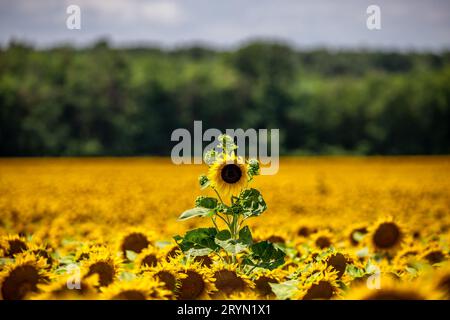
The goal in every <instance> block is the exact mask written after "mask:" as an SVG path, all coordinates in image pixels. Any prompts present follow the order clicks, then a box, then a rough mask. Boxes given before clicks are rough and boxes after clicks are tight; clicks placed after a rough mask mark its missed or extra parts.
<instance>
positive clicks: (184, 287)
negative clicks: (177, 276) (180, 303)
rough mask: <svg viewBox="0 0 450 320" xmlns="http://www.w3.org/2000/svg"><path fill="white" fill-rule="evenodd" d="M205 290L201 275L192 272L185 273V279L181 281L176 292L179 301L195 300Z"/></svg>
mask: <svg viewBox="0 0 450 320" xmlns="http://www.w3.org/2000/svg"><path fill="white" fill-rule="evenodd" d="M204 289H205V282H204V281H203V278H202V276H201V275H199V274H198V273H197V272H194V271H188V272H187V278H184V279H182V280H181V286H180V289H179V292H178V299H179V300H193V299H197V298H198V297H199V296H200V295H201V294H202V293H203V291H204Z"/></svg>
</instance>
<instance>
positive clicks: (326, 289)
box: [293, 267, 342, 300]
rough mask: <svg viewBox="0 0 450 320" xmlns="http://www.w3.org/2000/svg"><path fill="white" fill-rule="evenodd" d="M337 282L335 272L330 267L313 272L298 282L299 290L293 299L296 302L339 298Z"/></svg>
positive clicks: (340, 290)
mask: <svg viewBox="0 0 450 320" xmlns="http://www.w3.org/2000/svg"><path fill="white" fill-rule="evenodd" d="M337 280H338V275H337V271H336V270H332V268H331V267H327V268H326V269H322V270H321V271H317V272H314V273H312V274H311V275H310V276H309V277H308V278H307V279H306V280H304V281H302V282H300V284H299V290H298V291H297V293H296V294H295V295H294V297H293V298H294V299H296V300H316V299H321V300H329V299H337V298H340V297H341V295H342V289H341V288H340V286H339V283H338V281H337Z"/></svg>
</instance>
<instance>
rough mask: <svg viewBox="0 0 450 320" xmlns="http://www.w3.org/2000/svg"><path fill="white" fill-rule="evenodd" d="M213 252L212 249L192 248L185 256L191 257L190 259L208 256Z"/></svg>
mask: <svg viewBox="0 0 450 320" xmlns="http://www.w3.org/2000/svg"><path fill="white" fill-rule="evenodd" d="M212 251H213V250H212V249H210V248H202V249H195V248H191V249H189V250H188V251H186V252H185V253H184V254H185V255H187V256H189V257H197V256H207V255H208V254H210V253H211V252H212Z"/></svg>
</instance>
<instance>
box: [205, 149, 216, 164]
mask: <svg viewBox="0 0 450 320" xmlns="http://www.w3.org/2000/svg"><path fill="white" fill-rule="evenodd" d="M216 158H217V152H216V151H215V150H214V149H211V150H209V151H207V152H205V155H204V156H203V159H204V161H205V163H206V164H207V165H208V166H210V165H212V164H213V163H214V162H216Z"/></svg>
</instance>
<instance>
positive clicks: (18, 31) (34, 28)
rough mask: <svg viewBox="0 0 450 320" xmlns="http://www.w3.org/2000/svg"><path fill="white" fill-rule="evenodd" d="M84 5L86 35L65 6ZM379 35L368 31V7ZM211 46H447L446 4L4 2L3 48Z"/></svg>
mask: <svg viewBox="0 0 450 320" xmlns="http://www.w3.org/2000/svg"><path fill="white" fill-rule="evenodd" d="M71 4H75V5H78V6H79V7H80V8H81V30H68V29H67V27H66V19H67V17H68V15H67V13H66V8H67V7H68V6H69V5H71ZM371 4H376V5H378V6H379V7H380V8H381V27H382V29H381V30H377V31H370V30H368V29H367V27H366V19H367V16H368V14H367V13H366V9H367V7H368V6H369V5H371ZM99 37H103V38H108V39H109V40H110V41H111V42H112V43H113V44H115V45H118V46H120V45H135V44H140V43H153V44H159V45H163V46H168V47H171V46H178V45H183V44H191V43H207V44H209V45H213V46H216V47H230V46H231V47H232V46H236V45H239V44H241V43H243V42H246V41H248V40H251V39H258V38H270V39H281V40H284V41H288V42H290V43H292V44H293V45H296V46H298V47H317V46H327V47H331V48H341V47H371V48H373V47H377V48H380V47H382V48H389V49H392V48H394V49H401V50H404V49H416V50H422V49H432V50H441V49H444V48H450V1H448V0H370V1H368V0H311V1H304V0H270V1H269V0H147V1H145V0H0V45H2V46H4V45H6V44H7V43H8V42H9V41H10V39H19V40H26V41H28V42H31V43H33V44H35V45H38V46H41V47H46V46H52V45H55V44H58V43H62V42H66V43H72V44H74V45H86V44H89V43H91V42H92V41H94V40H95V39H98V38H99Z"/></svg>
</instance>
